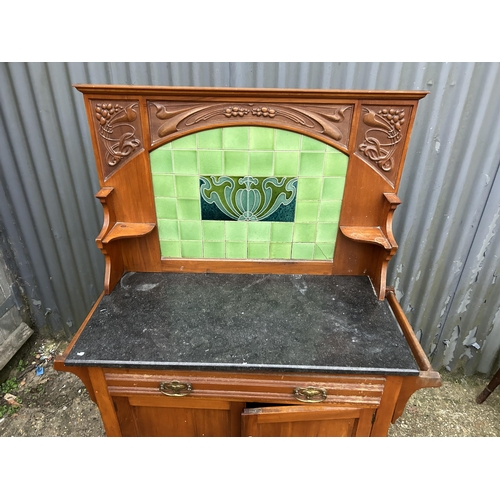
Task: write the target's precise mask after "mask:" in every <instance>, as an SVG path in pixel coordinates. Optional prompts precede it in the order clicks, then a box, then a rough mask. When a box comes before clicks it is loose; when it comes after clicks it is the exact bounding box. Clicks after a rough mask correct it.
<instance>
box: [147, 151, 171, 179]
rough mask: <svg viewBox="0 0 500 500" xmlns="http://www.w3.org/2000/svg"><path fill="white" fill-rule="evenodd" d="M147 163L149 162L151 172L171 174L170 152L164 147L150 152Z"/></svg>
mask: <svg viewBox="0 0 500 500" xmlns="http://www.w3.org/2000/svg"><path fill="white" fill-rule="evenodd" d="M169 146H170V145H169ZM149 161H150V162H151V172H154V173H162V174H169V173H171V172H172V151H171V149H170V148H168V149H166V146H162V147H161V148H158V149H155V150H154V151H151V153H150V154H149Z"/></svg>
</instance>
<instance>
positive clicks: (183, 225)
mask: <svg viewBox="0 0 500 500" xmlns="http://www.w3.org/2000/svg"><path fill="white" fill-rule="evenodd" d="M179 228H180V232H181V240H201V239H202V236H201V234H202V233H201V221H191V220H181V221H180V222H179Z"/></svg>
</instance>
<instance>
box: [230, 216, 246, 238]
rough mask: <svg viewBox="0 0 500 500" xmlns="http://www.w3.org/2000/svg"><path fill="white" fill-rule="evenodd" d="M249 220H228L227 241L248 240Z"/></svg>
mask: <svg viewBox="0 0 500 500" xmlns="http://www.w3.org/2000/svg"><path fill="white" fill-rule="evenodd" d="M247 235H248V222H243V221H234V222H226V241H247Z"/></svg>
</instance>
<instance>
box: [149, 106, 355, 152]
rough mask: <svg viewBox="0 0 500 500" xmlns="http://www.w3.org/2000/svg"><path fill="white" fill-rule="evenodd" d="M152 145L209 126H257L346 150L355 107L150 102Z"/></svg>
mask: <svg viewBox="0 0 500 500" xmlns="http://www.w3.org/2000/svg"><path fill="white" fill-rule="evenodd" d="M148 111H149V122H150V131H151V144H152V145H153V144H155V143H157V142H159V141H164V140H165V139H168V137H169V136H171V135H174V134H175V135H176V134H178V133H179V132H185V131H188V130H192V131H193V132H194V131H196V129H199V128H202V127H203V128H206V127H207V125H215V126H221V127H223V126H226V125H236V124H240V123H241V125H256V126H269V127H276V128H282V127H284V128H288V129H294V130H295V131H296V132H299V133H302V132H304V133H306V134H308V135H312V136H316V137H317V138H318V139H328V140H329V141H330V142H335V143H337V144H339V145H340V146H343V148H347V146H348V141H349V131H350V129H351V122H352V114H353V106H352V105H351V104H341V105H339V104H335V105H306V106H302V105H292V104H281V103H280V104H270V103H266V104H234V103H220V104H212V105H207V104H205V103H196V102H191V103H184V104H179V103H178V102H168V101H161V102H149V103H148Z"/></svg>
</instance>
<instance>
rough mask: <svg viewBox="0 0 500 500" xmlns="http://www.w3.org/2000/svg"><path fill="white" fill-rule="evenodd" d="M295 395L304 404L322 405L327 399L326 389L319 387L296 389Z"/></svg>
mask: <svg viewBox="0 0 500 500" xmlns="http://www.w3.org/2000/svg"><path fill="white" fill-rule="evenodd" d="M293 395H294V397H295V399H297V400H298V401H302V403H321V401H324V400H325V399H326V391H325V389H321V388H319V387H296V388H295V389H294V390H293Z"/></svg>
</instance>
